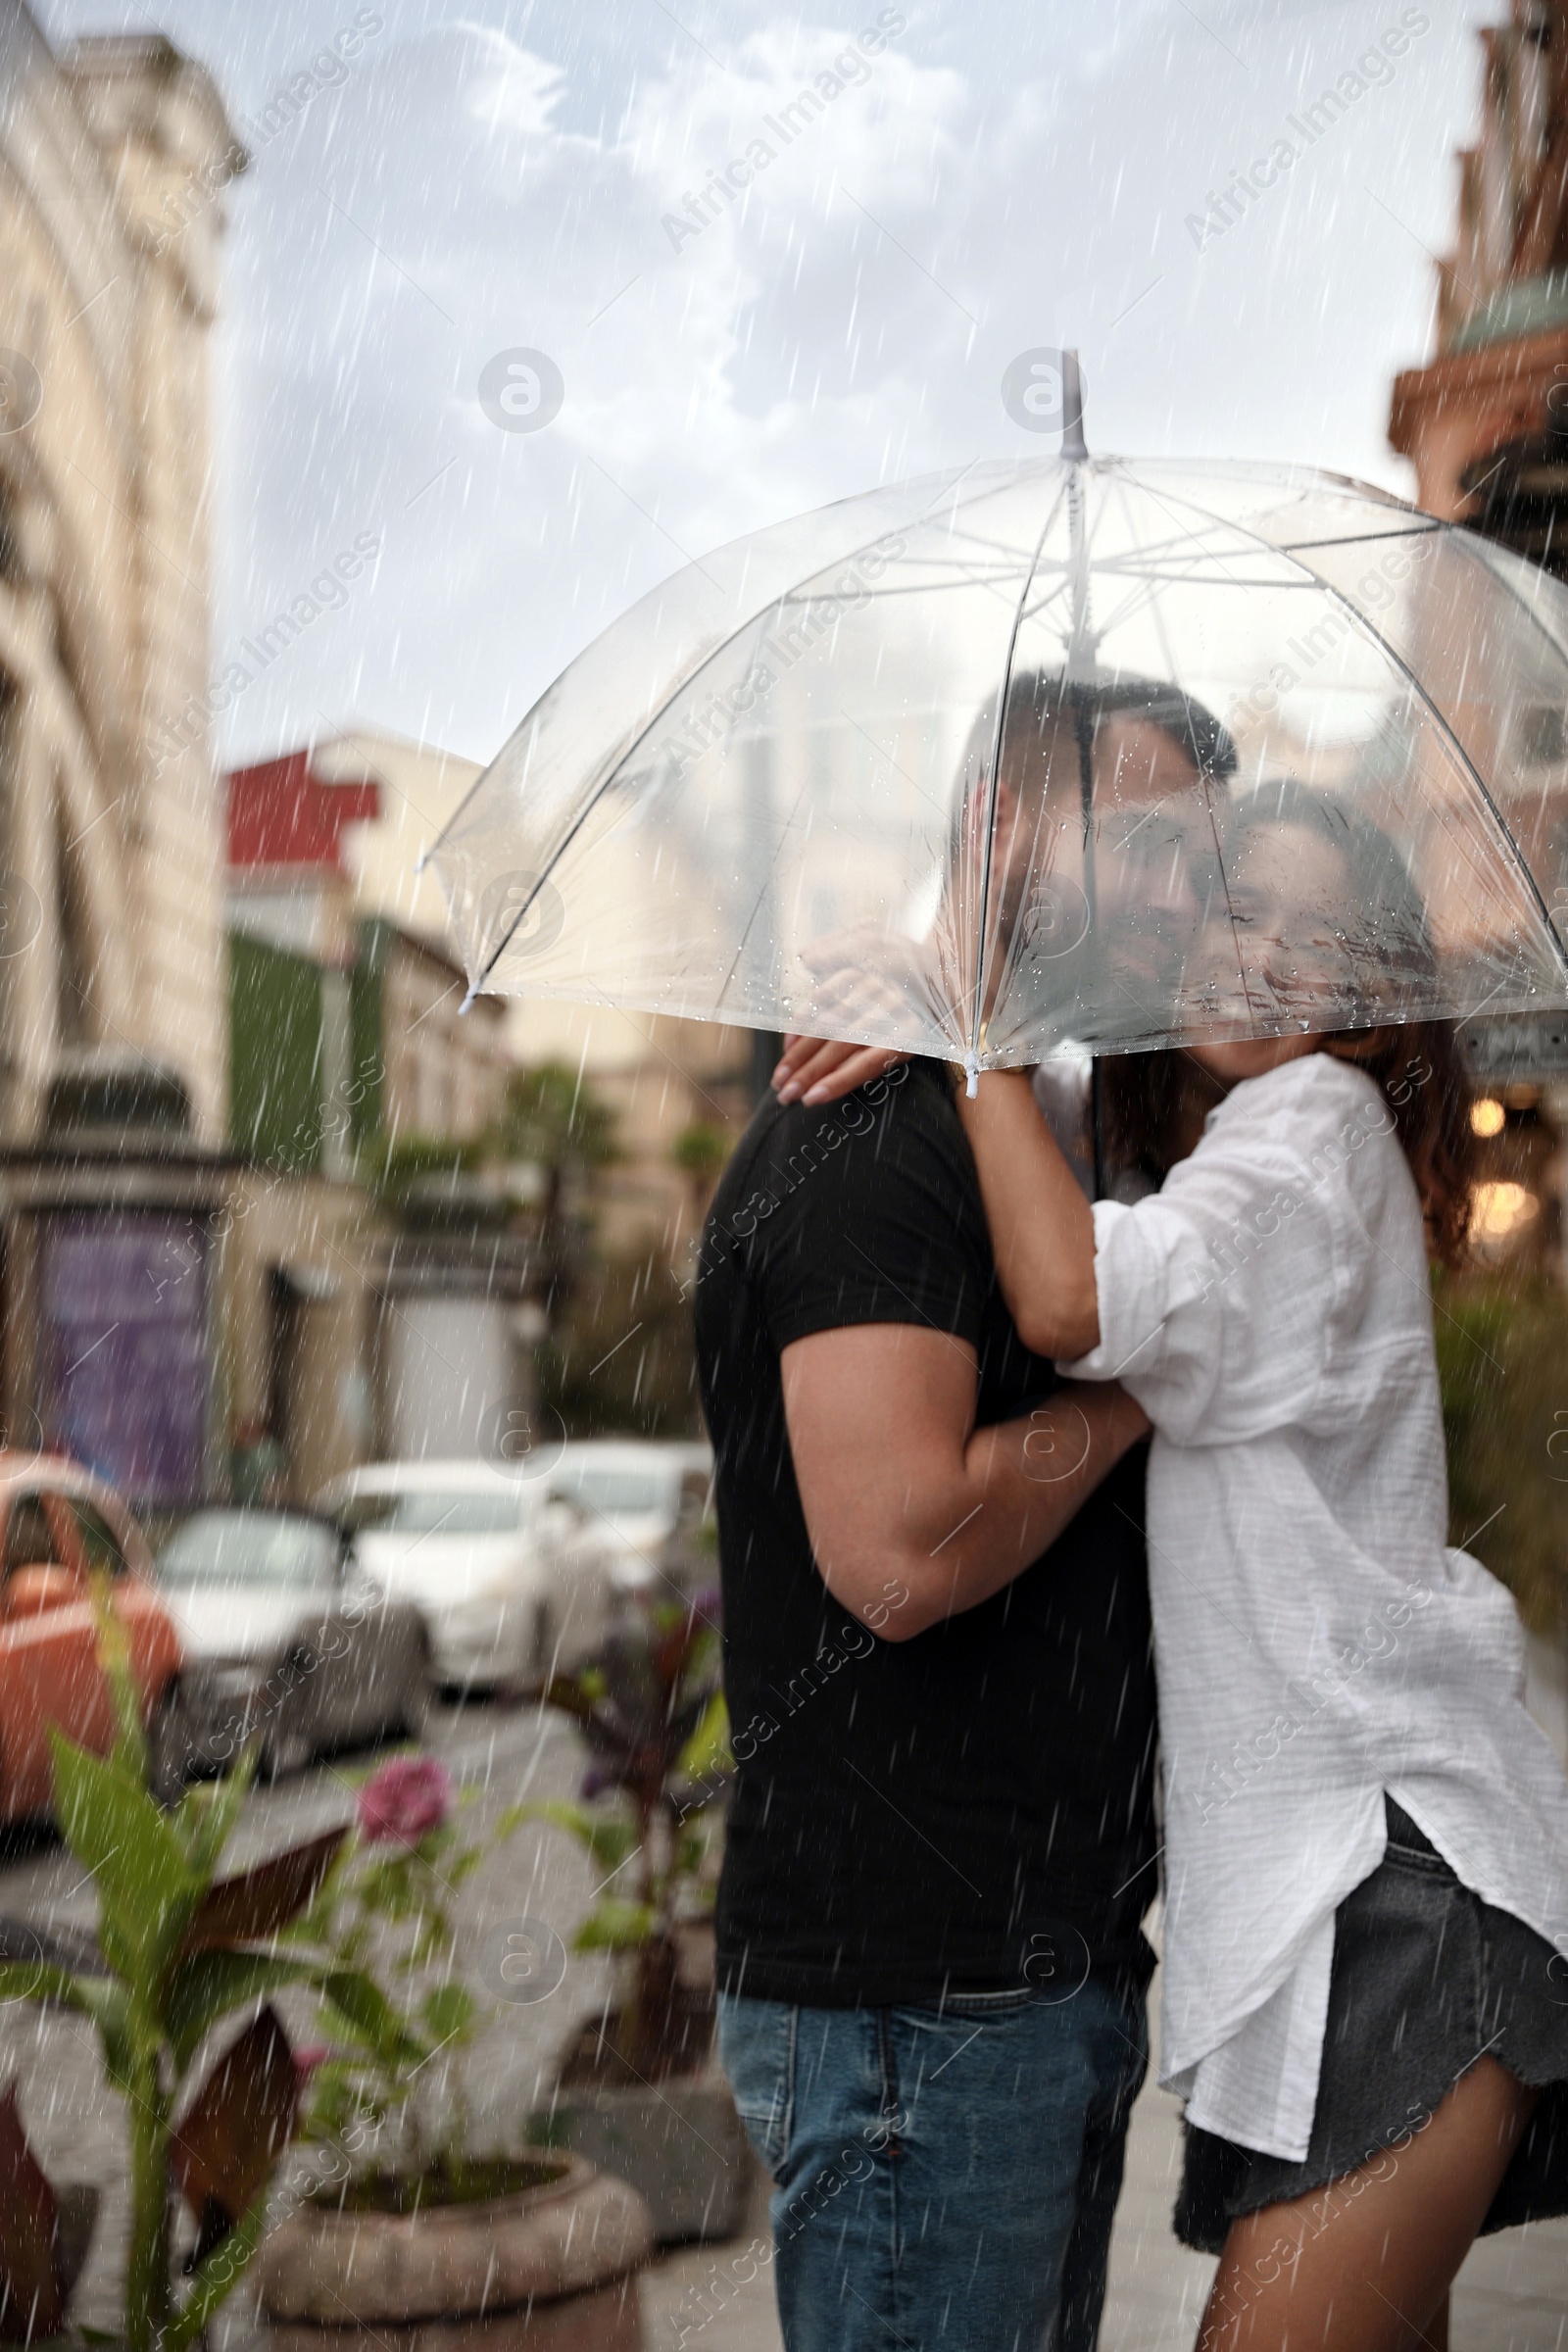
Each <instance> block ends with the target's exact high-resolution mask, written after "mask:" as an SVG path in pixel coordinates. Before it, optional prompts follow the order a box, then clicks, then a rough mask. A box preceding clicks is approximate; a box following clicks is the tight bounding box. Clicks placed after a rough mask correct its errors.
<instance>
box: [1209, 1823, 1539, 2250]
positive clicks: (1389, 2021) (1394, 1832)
mask: <svg viewBox="0 0 1568 2352" xmlns="http://www.w3.org/2000/svg"><path fill="white" fill-rule="evenodd" d="M1385 1803H1386V1804H1387V1807H1388V1825H1389V1845H1388V1851H1387V1853H1386V1854H1385V1856H1384V1858H1383V1861H1382V1862H1381V1863H1380V1864H1379V1866H1378V1868H1377V1869H1376V1870H1375V1871H1374V1872H1373V1873H1372V1876H1371V1877H1370V1878H1369V1879H1364V1880H1363V1881H1362V1883H1361V1885H1360V1886H1359V1887H1355V1888H1353V1889H1352V1891H1351V1892H1350V1893H1349V1894H1348V1895H1347V1896H1346V1898H1345V1900H1344V1902H1343V1903H1342V1904H1341V1905H1340V1907H1339V1910H1338V1911H1337V1912H1336V1914H1335V1919H1334V1971H1333V1976H1332V1978H1331V1980H1330V1985H1329V2009H1328V2022H1327V2025H1326V2027H1325V2029H1324V2035H1323V2063H1322V2072H1321V2074H1320V2076H1319V2079H1318V2094H1317V2108H1316V2112H1315V2113H1314V2116H1313V2119H1312V2138H1311V2144H1310V2146H1309V2147H1308V2149H1307V2153H1306V2155H1305V2157H1304V2158H1303V2159H1302V2160H1301V2161H1300V2162H1299V2163H1294V2162H1292V2161H1291V2160H1290V2159H1289V2158H1288V2157H1280V2156H1260V2155H1259V2154H1258V2153H1257V2152H1256V2150H1255V2149H1251V2148H1244V2147H1241V2146H1240V2145H1238V2144H1237V2142H1236V2141H1234V2140H1229V2139H1222V2138H1220V2137H1219V2136H1218V2134H1217V2133H1215V2132H1212V2131H1197V2130H1194V2129H1193V2128H1192V2127H1191V2126H1189V2127H1188V2128H1187V2132H1186V2150H1185V2158H1184V2163H1183V2169H1182V2183H1181V2189H1180V2192H1179V2194H1178V2196H1177V2200H1176V2212H1175V2216H1174V2220H1175V2228H1176V2234H1177V2236H1178V2237H1179V2238H1180V2239H1181V2240H1182V2242H1183V2244H1185V2245H1189V2246H1196V2247H1198V2248H1199V2249H1200V2250H1201V2252H1203V2253H1205V2254H1217V2253H1218V2252H1219V2251H1220V2249H1221V2247H1222V2246H1223V2245H1224V2243H1225V2237H1226V2233H1227V2231H1228V2230H1229V2229H1230V2225H1231V2223H1232V2222H1234V2221H1238V2220H1240V2219H1241V2217H1242V2216H1243V2215H1244V2214H1249V2213H1256V2212H1257V2211H1258V2210H1259V2209H1260V2208H1261V2207H1263V2206H1265V2205H1280V2204H1285V2203H1288V2202H1289V2201H1290V2200H1291V2199H1292V2198H1295V2197H1302V2196H1306V2195H1308V2194H1310V2193H1311V2191H1313V2190H1314V2189H1319V2188H1323V2187H1325V2186H1326V2185H1327V2184H1328V2182H1329V2181H1331V2180H1340V2179H1341V2178H1342V2177H1343V2176H1344V2175H1345V2174H1347V2173H1353V2172H1356V2171H1358V2170H1359V2168H1360V2167H1361V2166H1362V2165H1363V2164H1368V2163H1370V2162H1372V2161H1373V2159H1374V2158H1376V2157H1378V2156H1379V2155H1381V2154H1382V2153H1383V2152H1384V2150H1386V2149H1388V2148H1391V2147H1393V2146H1396V2145H1397V2144H1399V2143H1402V2142H1403V2141H1404V2140H1406V2139H1407V2138H1408V2136H1409V2134H1410V2132H1411V2131H1415V2130H1417V2129H1418V2128H1419V2127H1420V2125H1422V2124H1423V2123H1425V2122H1426V2121H1427V2119H1428V2118H1429V2117H1430V2116H1432V2115H1433V2114H1435V2113H1436V2111H1437V2109H1438V2108H1439V2107H1440V2106H1441V2105H1442V2103H1443V2101H1444V2099H1445V2098H1446V2096H1447V2094H1448V2092H1449V2091H1450V2090H1451V2089H1452V2088H1453V2085H1454V2084H1455V2082H1458V2080H1459V2078H1460V2076H1461V2075H1463V2074H1465V2073H1467V2072H1468V2070H1469V2069H1470V2068H1471V2067H1472V2066H1473V2065H1474V2064H1475V2062H1476V2060H1477V2059H1478V2058H1482V2057H1488V2056H1490V2057H1493V2058H1495V2059H1496V2060H1497V2061H1498V2063H1499V2064H1500V2065H1502V2066H1505V2067H1506V2068H1507V2069H1508V2071H1509V2073H1510V2074H1513V2075H1516V2076H1517V2077H1518V2078H1519V2080H1520V2082H1528V2083H1530V2084H1532V2085H1533V2086H1537V2087H1540V2088H1542V2090H1543V2096H1542V2098H1541V2100H1540V2102H1539V2104H1538V2106H1537V2108H1536V2111H1535V2114H1534V2116H1533V2118H1532V2119H1531V2123H1530V2126H1529V2129H1528V2130H1527V2131H1526V2132H1525V2135H1524V2137H1523V2139H1522V2140H1521V2141H1520V2144H1519V2146H1518V2148H1517V2149H1516V2150H1515V2153H1514V2158H1513V2162H1512V2164H1511V2165H1510V2166H1509V2168H1508V2171H1507V2173H1506V2174H1505V2175H1504V2177H1503V2180H1502V2184H1501V2186H1500V2187H1499V2189H1498V2191H1497V2194H1496V2196H1495V2199H1494V2201H1493V2205H1492V2210H1491V2212H1490V2213H1489V2214H1488V2216H1487V2218H1486V2221H1485V2222H1484V2223H1483V2225H1482V2229H1483V2232H1485V2231H1487V2230H1491V2229H1508V2228H1510V2227H1511V2226H1512V2225H1513V2224H1515V2223H1518V2222H1533V2221H1543V2220H1544V2219H1546V2218H1547V2217H1548V2216H1549V2215H1552V2214H1561V2213H1568V1960H1564V1959H1563V1958H1562V1957H1560V1956H1559V1955H1558V1954H1557V1953H1555V1952H1554V1951H1553V1950H1552V1948H1551V1946H1550V1944H1548V1943H1547V1942H1545V1940H1544V1938H1543V1937H1542V1936H1538V1935H1537V1934H1536V1933H1535V1931H1534V1930H1533V1929H1531V1928H1527V1927H1526V1926H1525V1925H1524V1923H1523V1921H1522V1920H1517V1919H1514V1918H1512V1917H1511V1916H1510V1915H1509V1913H1507V1912H1506V1911H1497V1910H1494V1909H1493V1907H1492V1906H1491V1905H1490V1904H1488V1903H1484V1902H1482V1901H1481V1899H1480V1897H1479V1896H1478V1895H1474V1894H1472V1893H1471V1892H1470V1890H1469V1888H1468V1887H1461V1886H1460V1884H1459V1881H1458V1880H1457V1879H1456V1878H1455V1877H1454V1875H1453V1872H1452V1871H1451V1870H1450V1869H1449V1868H1448V1865H1447V1864H1446V1862H1445V1861H1444V1859H1443V1857H1442V1855H1441V1854H1439V1853H1438V1851H1437V1850H1436V1848H1435V1847H1434V1846H1433V1845H1432V1844H1431V1843H1430V1841H1429V1840H1428V1839H1427V1838H1424V1837H1423V1836H1422V1834H1421V1832H1420V1831H1419V1830H1418V1829H1417V1828H1416V1825H1415V1823H1414V1822H1413V1821H1412V1820H1411V1819H1410V1817H1409V1815H1408V1814H1407V1813H1405V1812H1402V1811H1401V1810H1400V1808H1399V1807H1398V1806H1397V1804H1395V1803H1394V1801H1393V1799H1392V1798H1385Z"/></svg>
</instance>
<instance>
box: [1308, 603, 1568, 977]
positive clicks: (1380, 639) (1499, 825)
mask: <svg viewBox="0 0 1568 2352" xmlns="http://www.w3.org/2000/svg"><path fill="white" fill-rule="evenodd" d="M1493 576H1494V578H1495V577H1496V574H1495V573H1494V575H1493ZM1312 577H1313V578H1314V579H1316V580H1317V581H1318V584H1319V586H1320V587H1321V588H1323V589H1324V590H1325V591H1326V593H1327V594H1328V595H1329V596H1331V597H1332V598H1333V599H1334V601H1335V603H1336V604H1338V605H1340V606H1342V607H1343V609H1344V610H1345V611H1346V612H1347V613H1348V614H1349V615H1350V618H1351V620H1352V621H1359V622H1360V624H1361V626H1362V628H1364V629H1365V631H1366V633H1367V635H1368V636H1369V637H1370V638H1371V639H1372V641H1373V643H1374V644H1375V645H1377V646H1378V647H1380V648H1381V650H1382V651H1383V653H1384V654H1385V655H1386V656H1387V657H1388V659H1389V661H1390V662H1392V663H1393V664H1394V666H1395V668H1396V669H1397V670H1398V671H1399V672H1400V674H1401V676H1403V677H1404V678H1406V679H1407V680H1408V681H1409V683H1410V685H1411V686H1412V687H1413V688H1414V690H1415V692H1416V694H1417V695H1418V696H1419V697H1420V700H1421V707H1422V709H1423V710H1424V711H1426V713H1427V715H1428V716H1429V718H1431V719H1432V721H1433V723H1434V724H1435V725H1436V727H1437V728H1438V731H1439V733H1440V735H1441V736H1442V738H1443V740H1444V741H1445V742H1446V744H1447V745H1448V747H1449V749H1450V751H1452V752H1454V753H1455V754H1456V755H1457V756H1458V759H1459V762H1460V764H1461V766H1462V767H1463V769H1464V771H1465V773H1466V774H1467V775H1468V776H1469V778H1470V781H1471V783H1472V784H1473V785H1474V786H1475V788H1476V790H1477V792H1478V793H1479V794H1480V795H1481V800H1482V805H1483V806H1484V808H1485V809H1487V812H1488V814H1489V815H1490V816H1491V818H1492V821H1493V823H1494V825H1495V827H1496V829H1497V831H1498V832H1499V833H1500V834H1501V835H1502V839H1503V843H1504V846H1505V848H1506V850H1507V852H1508V855H1509V857H1510V858H1512V860H1513V862H1514V864H1515V865H1516V866H1517V867H1518V869H1519V872H1520V873H1521V874H1522V875H1523V876H1524V883H1525V888H1526V890H1527V891H1528V892H1529V894H1530V896H1531V898H1532V899H1533V900H1534V901H1535V904H1536V907H1537V908H1538V909H1539V911H1540V914H1541V919H1542V921H1543V923H1544V925H1545V930H1546V937H1547V938H1548V939H1549V940H1550V942H1551V944H1552V946H1553V948H1554V949H1555V950H1556V952H1557V958H1558V961H1559V962H1560V963H1561V965H1562V967H1563V971H1564V973H1565V975H1568V945H1565V944H1564V942H1563V941H1562V940H1561V939H1559V938H1558V936H1557V931H1556V927H1555V925H1554V924H1553V922H1552V919H1551V909H1550V908H1549V907H1547V905H1546V902H1545V900H1544V898H1543V896H1542V893H1541V885H1540V883H1539V882H1538V881H1537V880H1536V877H1535V875H1534V874H1533V873H1532V872H1531V870H1530V867H1529V864H1528V862H1527V861H1526V858H1525V854H1524V852H1523V850H1521V848H1520V847H1519V844H1518V843H1517V842H1516V841H1515V839H1514V837H1513V828H1512V826H1511V825H1509V824H1506V823H1505V822H1504V820H1503V814H1502V810H1501V809H1499V808H1498V807H1497V804H1496V802H1495V800H1494V799H1493V797H1492V789H1491V786H1490V785H1489V784H1488V783H1487V780H1486V778H1485V776H1483V774H1482V773H1481V770H1480V769H1479V768H1478V767H1477V765H1476V763H1475V761H1474V760H1472V759H1471V757H1470V755H1469V753H1468V752H1467V751H1466V750H1465V748H1464V745H1463V744H1462V743H1461V742H1460V740H1459V737H1458V735H1457V734H1456V733H1455V732H1454V729H1453V728H1452V727H1451V726H1450V725H1449V723H1448V721H1447V719H1446V716H1445V715H1444V713H1443V711H1440V710H1439V708H1438V706H1437V704H1436V703H1435V702H1434V701H1433V700H1432V697H1431V696H1430V695H1429V694H1428V692H1427V690H1426V688H1425V687H1424V686H1423V685H1422V683H1421V681H1420V679H1419V678H1418V677H1417V676H1416V673H1415V671H1414V670H1413V669H1412V668H1411V666H1410V664H1409V662H1406V660H1405V659H1404V656H1403V655H1402V654H1401V653H1400V652H1399V650H1398V648H1397V646H1394V645H1391V644H1390V643H1389V640H1388V639H1387V638H1386V637H1385V636H1384V634H1383V631H1382V630H1381V629H1378V628H1374V627H1373V625H1372V623H1371V621H1369V620H1368V619H1367V617H1366V615H1365V613H1360V612H1358V611H1357V610H1356V608H1355V606H1354V605H1352V604H1351V602H1350V600H1349V598H1348V596H1346V595H1344V594H1343V593H1342V592H1341V590H1340V589H1338V588H1336V586H1335V585H1334V582H1333V581H1332V580H1325V579H1323V578H1322V577H1321V575H1320V574H1318V573H1316V572H1314V573H1313V574H1312ZM1521 601H1522V600H1521Z"/></svg>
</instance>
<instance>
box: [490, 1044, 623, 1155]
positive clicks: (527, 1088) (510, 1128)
mask: <svg viewBox="0 0 1568 2352" xmlns="http://www.w3.org/2000/svg"><path fill="white" fill-rule="evenodd" d="M499 1141H500V1143H501V1146H502V1148H503V1150H504V1151H505V1152H506V1153H507V1155H508V1157H509V1158H512V1159H531V1160H533V1161H534V1162H535V1163H536V1164H537V1165H538V1166H539V1167H542V1168H547V1169H551V1170H557V1171H559V1170H561V1169H562V1168H563V1167H564V1166H565V1165H566V1164H567V1163H568V1162H570V1163H574V1164H575V1165H576V1166H577V1167H578V1168H604V1167H609V1166H610V1165H611V1164H612V1163H613V1161H614V1160H616V1159H618V1158H619V1157H620V1150H619V1147H618V1145H617V1143H616V1141H615V1114H614V1112H613V1110H612V1109H611V1108H610V1105H609V1104H608V1103H606V1102H605V1101H604V1099H603V1097H602V1096H600V1095H599V1094H597V1093H596V1092H595V1090H594V1088H593V1087H592V1086H590V1085H588V1084H587V1083H585V1081H584V1080H583V1078H582V1076H581V1075H580V1073H579V1072H578V1071H576V1070H573V1069H570V1068H568V1066H567V1065H566V1063H565V1062H564V1061H544V1062H540V1063H539V1064H538V1066H537V1067H536V1068H534V1069H531V1070H516V1071H515V1072H514V1073H513V1076H512V1078H511V1079H510V1080H509V1081H508V1085H507V1104H506V1110H505V1112H504V1113H503V1116H502V1122H501V1134H500V1138H499Z"/></svg>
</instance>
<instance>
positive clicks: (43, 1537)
mask: <svg viewBox="0 0 1568 2352" xmlns="http://www.w3.org/2000/svg"><path fill="white" fill-rule="evenodd" d="M151 1566H152V1560H151V1555H150V1554H149V1552H148V1549H147V1545H146V1544H145V1542H144V1541H143V1538H142V1535H141V1532H140V1530H139V1529H138V1528H137V1527H136V1525H135V1523H134V1521H133V1520H132V1519H131V1516H130V1514H129V1512H128V1511H127V1510H126V1509H125V1506H124V1504H123V1502H122V1501H121V1500H120V1497H119V1496H118V1495H116V1493H115V1492H114V1489H113V1488H112V1487H106V1486H105V1485H104V1483H103V1481H102V1480H101V1479H97V1478H94V1477H93V1476H92V1473H91V1472H90V1471H87V1470H83V1469H81V1468H80V1467H79V1466H78V1465H77V1464H76V1463H74V1462H72V1461H68V1460H66V1459H65V1458H64V1457H63V1456H61V1455H57V1454H25V1453H10V1452H4V1451H0V1821H20V1820H23V1819H25V1818H26V1817H27V1816H29V1815H35V1814H41V1813H45V1814H46V1813H47V1812H48V1811H49V1809H50V1803H51V1797H52V1790H53V1783H52V1777H51V1772H50V1753H49V1726H50V1725H51V1724H57V1725H58V1726H59V1728H60V1729H61V1730H62V1731H63V1732H67V1733H69V1734H70V1736H71V1738H72V1739H73V1740H79V1741H81V1743H82V1744H83V1745H84V1746H87V1747H95V1748H97V1749H99V1750H100V1752H102V1751H105V1750H107V1749H108V1747H109V1745H110V1743H111V1741H112V1740H113V1739H114V1719H113V1714H112V1710H111V1707H110V1699H109V1687H108V1684H107V1682H106V1681H105V1679H104V1674H103V1670H102V1668H101V1667H100V1665H99V1663H98V1654H97V1634H96V1628H95V1626H94V1623H93V1612H92V1593H91V1585H90V1582H89V1574H90V1572H91V1571H92V1570H94V1569H102V1570H104V1571H106V1572H107V1573H108V1575H109V1577H110V1578H111V1579H112V1591H113V1595H114V1607H115V1613H116V1615H117V1616H118V1617H119V1619H120V1621H121V1623H122V1624H123V1627H124V1629H125V1632H126V1634H127V1635H128V1636H129V1639H130V1653H131V1663H132V1665H133V1668H134V1670H135V1675H136V1680H137V1682H138V1683H139V1684H140V1686H141V1690H142V1694H143V1698H144V1700H145V1702H146V1709H147V1719H148V1724H149V1727H150V1731H151V1734H152V1741H153V1761H154V1770H155V1777H159V1778H162V1777H166V1775H167V1773H168V1771H169V1770H170V1767H169V1766H167V1765H165V1766H163V1767H162V1769H161V1760H160V1754H159V1740H158V1731H159V1726H160V1723H161V1722H163V1721H166V1720H169V1719H170V1718H171V1717H172V1699H173V1692H174V1687H175V1683H176V1680H177V1677H178V1674H179V1670H180V1666H181V1664H182V1662H183V1657H182V1652H181V1649H180V1642H179V1636H178V1634H177V1633H176V1632H175V1630H174V1627H173V1624H172V1620H171V1619H170V1616H169V1613H168V1611H167V1610H166V1609H165V1607H164V1605H163V1602H162V1601H161V1600H160V1599H159V1597H158V1595H157V1593H155V1592H154V1590H153V1588H152V1585H151V1583H150V1581H149V1571H150V1569H151ZM166 1793H170V1794H172V1793H173V1790H172V1788H171V1789H169V1790H168V1791H166Z"/></svg>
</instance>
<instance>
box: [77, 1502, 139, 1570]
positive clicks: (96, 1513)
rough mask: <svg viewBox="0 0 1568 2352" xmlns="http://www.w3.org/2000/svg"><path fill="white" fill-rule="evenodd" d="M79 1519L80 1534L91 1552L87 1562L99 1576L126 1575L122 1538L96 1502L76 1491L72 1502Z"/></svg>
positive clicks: (86, 1552) (87, 1550)
mask: <svg viewBox="0 0 1568 2352" xmlns="http://www.w3.org/2000/svg"><path fill="white" fill-rule="evenodd" d="M68 1507H69V1509H70V1511H71V1515H72V1517H73V1519H74V1521H75V1523H76V1534H77V1536H78V1537H79V1538H80V1541H81V1548H82V1550H83V1551H84V1552H85V1554H86V1556H87V1565H88V1567H89V1568H90V1569H91V1570H92V1572H93V1574H94V1575H95V1576H97V1575H103V1576H123V1575H124V1573H125V1554H124V1551H123V1548H122V1546H121V1542H120V1538H119V1537H118V1536H117V1535H116V1533H115V1531H114V1529H113V1528H112V1527H111V1526H110V1524H109V1522H108V1520H107V1519H106V1518H105V1517H104V1515H103V1513H102V1511H100V1510H99V1509H98V1508H97V1507H96V1505H95V1504H93V1503H90V1502H80V1501H78V1500H77V1499H76V1497H75V1496H74V1495H73V1496H72V1497H71V1499H70V1503H69V1505H68Z"/></svg>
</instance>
